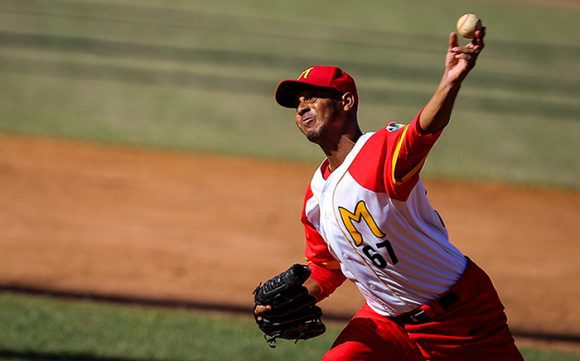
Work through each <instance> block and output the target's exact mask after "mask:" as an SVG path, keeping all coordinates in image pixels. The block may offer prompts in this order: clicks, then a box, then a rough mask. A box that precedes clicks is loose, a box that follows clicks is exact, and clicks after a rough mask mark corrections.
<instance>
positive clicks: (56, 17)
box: [0, 0, 580, 189]
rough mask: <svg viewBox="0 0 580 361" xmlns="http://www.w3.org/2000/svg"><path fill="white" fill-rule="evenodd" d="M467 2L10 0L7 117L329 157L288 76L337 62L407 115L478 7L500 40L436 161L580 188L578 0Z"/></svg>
mask: <svg viewBox="0 0 580 361" xmlns="http://www.w3.org/2000/svg"><path fill="white" fill-rule="evenodd" d="M462 4H463V7H458V6H457V2H456V1H453V0H441V1H438V2H437V6H436V7H433V6H432V5H430V4H429V2H427V1H424V0H412V1H404V2H401V1H382V0H370V1H365V2H364V5H360V4H358V3H345V4H337V3H335V2H330V1H329V0H318V1H314V2H313V1H311V0H308V1H307V0H296V1H293V2H272V1H264V0H262V1H258V0H252V1H243V2H234V1H231V0H199V1H185V0H184V1H172V2H170V3H168V2H165V1H161V0H146V1H134V0H126V1H109V2H101V1H87V0H83V1H70V0H54V1H53V0H24V1H22V0H6V1H3V2H2V3H1V4H0V73H1V74H2V82H0V92H1V93H2V99H1V100H0V132H6V133H23V134H32V135H39V136H56V137H69V138H81V139H88V140H93V141H99V142H110V143H125V144H134V145H137V146H147V147H162V148H177V149H185V150H189V151H195V152H212V153H213V152H217V153H226V154H243V155H249V156H256V157H267V158H285V159H295V160H299V161H312V162H318V160H319V159H320V158H321V156H322V155H321V153H320V151H319V150H318V148H317V147H316V146H312V145H311V144H308V142H306V141H305V140H304V139H303V137H302V136H301V135H300V134H298V132H297V131H296V129H295V126H294V125H293V123H292V120H291V118H292V114H291V111H288V110H284V109H280V108H279V107H278V106H277V105H276V104H275V103H274V100H273V97H272V94H273V91H274V88H275V85H276V84H277V82H278V81H279V80H280V79H283V78H287V77H295V76H297V74H299V73H300V72H301V71H302V69H304V68H305V67H306V66H308V65H311V64H316V63H332V64H337V65H340V66H343V67H344V68H345V69H347V70H348V71H349V72H351V73H352V74H353V75H354V76H355V78H356V79H357V82H358V86H359V90H360V93H361V98H362V103H361V108H360V122H361V125H362V127H363V128H364V130H375V129H377V128H379V127H381V126H383V125H384V124H385V123H386V122H387V121H388V120H390V119H396V120H399V121H403V122H405V121H409V120H410V119H411V118H412V117H413V116H414V114H415V113H416V112H417V111H418V109H419V108H420V107H421V106H422V105H423V104H424V103H425V102H426V101H427V100H428V98H429V97H430V95H431V93H432V91H433V90H434V88H435V86H436V84H437V82H438V79H439V77H440V74H441V71H442V61H443V56H444V52H445V48H446V43H447V34H448V33H449V32H450V31H453V30H454V29H453V28H454V24H455V21H456V19H457V18H458V17H459V15H461V14H462V13H464V12H476V13H478V14H479V15H480V16H481V17H482V18H483V19H484V22H485V24H486V25H487V26H488V39H487V49H486V50H485V53H484V54H482V57H481V59H480V61H479V65H478V67H477V69H476V70H475V72H474V73H473V74H472V76H470V78H469V79H468V80H467V82H466V83H465V86H464V89H463V92H462V94H461V96H460V98H459V100H458V102H457V104H456V109H455V113H454V119H453V123H452V124H451V126H450V127H449V129H448V131H447V132H446V134H445V136H444V137H443V138H442V139H441V140H440V142H439V144H438V146H437V148H436V150H435V151H434V152H433V153H432V155H431V160H430V162H428V163H427V164H428V166H427V168H426V174H428V175H435V176H443V177H454V178H469V179H481V180H486V179H487V180H500V181H512V182H518V183H533V184H549V185H554V186H562V187H572V188H576V189H577V188H578V187H580V177H578V176H577V175H578V174H580V159H579V158H578V157H577V156H576V155H577V154H579V153H580V142H578V141H577V139H579V137H580V100H579V99H580V73H579V72H578V71H577V59H578V57H579V56H580V46H579V45H578V44H580V33H579V32H577V31H576V26H577V25H576V23H577V18H578V16H579V15H580V7H578V6H575V7H574V6H570V7H559V6H558V5H554V4H550V2H549V1H547V0H546V4H545V5H540V4H537V3H536V2H534V4H531V3H530V4H525V3H519V2H513V3H511V2H506V1H499V0H496V1H488V0H472V1H464V2H463V3H462ZM318 9H324V11H319V10H318ZM345 19H346V20H345Z"/></svg>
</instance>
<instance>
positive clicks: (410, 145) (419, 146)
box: [391, 112, 443, 185]
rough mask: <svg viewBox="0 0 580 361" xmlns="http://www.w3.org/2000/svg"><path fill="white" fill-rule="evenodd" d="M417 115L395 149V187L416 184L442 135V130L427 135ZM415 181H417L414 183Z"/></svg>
mask: <svg viewBox="0 0 580 361" xmlns="http://www.w3.org/2000/svg"><path fill="white" fill-rule="evenodd" d="M420 115H421V112H419V114H417V116H416V117H415V119H413V121H412V122H411V123H410V124H409V125H407V126H405V127H404V128H403V129H402V131H401V134H400V136H399V137H398V139H397V141H396V143H395V147H394V149H393V153H392V155H393V158H392V164H391V166H392V171H391V176H392V182H393V183H394V184H395V185H399V184H401V183H405V182H407V181H411V183H415V182H416V179H418V177H419V171H420V170H421V168H422V167H423V164H424V163H425V159H427V154H429V151H430V150H431V148H432V147H433V144H435V142H436V141H437V139H438V138H439V136H440V135H441V132H442V131H443V130H442V129H441V130H439V131H437V132H435V133H431V134H426V133H424V132H423V131H422V130H421V127H420V125H419V116H420ZM413 179H415V181H412V180H413Z"/></svg>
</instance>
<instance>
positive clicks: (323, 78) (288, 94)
mask: <svg viewBox="0 0 580 361" xmlns="http://www.w3.org/2000/svg"><path fill="white" fill-rule="evenodd" d="M312 88H319V89H330V90H336V91H338V92H339V93H346V92H351V93H352V94H354V97H355V102H358V94H357V91H356V85H355V83H354V79H353V78H352V77H351V76H350V75H348V74H347V73H346V72H345V71H344V70H342V69H340V68H339V67H336V66H328V65H316V66H311V67H309V68H306V70H304V71H303V72H302V73H301V74H300V76H299V77H298V79H287V80H282V81H281V82H280V84H278V87H277V88H276V102H278V104H280V105H281V106H283V107H286V108H294V107H295V105H296V95H297V94H298V93H299V92H300V91H302V90H306V89H312Z"/></svg>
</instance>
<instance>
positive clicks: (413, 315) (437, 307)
mask: <svg viewBox="0 0 580 361" xmlns="http://www.w3.org/2000/svg"><path fill="white" fill-rule="evenodd" d="M457 301H459V295H457V293H455V292H453V291H449V292H447V293H445V294H444V295H443V296H441V297H440V298H439V299H437V300H435V301H432V302H429V303H428V304H426V305H423V306H421V307H419V308H417V309H415V310H413V311H410V312H406V313H403V314H401V315H398V316H392V317H389V318H390V319H391V320H393V321H394V322H396V323H398V324H400V325H408V324H411V325H418V324H420V323H425V322H429V321H431V320H432V319H433V318H434V317H435V316H437V315H440V314H442V313H443V312H445V311H447V309H448V308H449V307H451V305H453V304H454V303H456V302H457Z"/></svg>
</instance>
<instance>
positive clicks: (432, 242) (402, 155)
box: [302, 117, 467, 316]
mask: <svg viewBox="0 0 580 361" xmlns="http://www.w3.org/2000/svg"><path fill="white" fill-rule="evenodd" d="M417 124H418V117H417V118H415V120H414V121H413V122H412V123H411V124H409V125H406V126H403V125H401V124H397V123H393V122H392V123H389V125H388V126H387V127H386V128H384V129H381V130H379V131H377V132H375V133H366V134H364V135H363V136H361V137H360V138H359V139H358V141H357V142H356V144H355V146H354V148H353V149H352V150H351V152H350V153H349V154H348V156H347V157H346V159H345V160H344V162H343V163H342V164H341V165H340V166H339V167H338V168H337V169H335V170H333V171H332V172H330V170H329V167H328V162H327V161H325V162H323V163H322V165H321V166H320V167H319V168H318V169H317V171H316V172H315V174H314V176H313V178H312V181H311V183H310V187H309V188H308V191H307V194H306V198H305V203H304V209H303V214H302V221H303V223H304V225H305V230H306V239H307V246H306V257H307V259H308V260H309V261H310V262H314V263H315V264H318V265H323V266H325V267H326V268H329V269H332V268H333V266H336V267H338V266H340V269H341V271H342V273H343V274H344V276H346V277H347V278H348V279H350V280H352V281H353V282H354V283H355V284H356V285H357V287H358V289H359V290H360V292H361V293H362V294H363V296H364V298H365V299H366V302H367V303H368V304H369V306H370V307H371V308H372V309H373V310H375V311H376V312H377V313H379V314H382V315H385V316H396V315H399V314H402V313H404V312H408V311H411V310H413V309H416V308H417V307H418V306H420V305H422V304H425V303H427V302H428V301H430V300H433V299H435V298H437V297H438V296H439V295H441V294H442V293H444V292H445V291H447V290H448V289H449V288H450V287H451V286H452V285H453V284H454V283H455V282H456V281H457V280H458V279H459V277H460V276H461V274H462V273H463V270H464V269H465V267H466V264H467V262H466V259H465V257H464V255H463V254H462V253H461V252H460V251H459V250H458V249H457V248H455V247H454V246H453V245H452V244H451V243H450V242H449V240H448V234H447V230H446V229H445V225H444V224H443V221H442V220H441V218H440V217H439V214H438V213H437V212H436V211H435V210H434V209H433V208H432V207H431V205H430V203H429V201H428V199H427V195H426V190H425V188H424V186H423V184H422V182H421V180H420V178H419V170H420V168H421V167H422V165H423V162H424V160H425V158H426V156H427V154H428V152H429V150H430V149H431V147H432V145H433V143H434V142H435V140H436V139H437V138H438V136H439V134H440V132H438V133H436V134H431V135H425V134H422V133H421V132H420V130H419V128H418V125H417ZM337 263H338V264H337Z"/></svg>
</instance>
